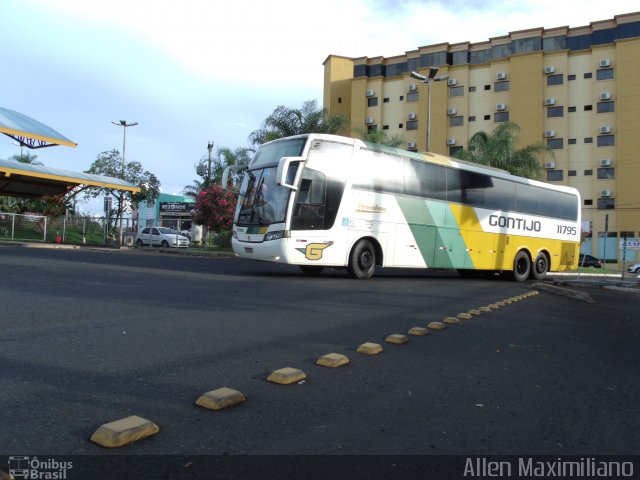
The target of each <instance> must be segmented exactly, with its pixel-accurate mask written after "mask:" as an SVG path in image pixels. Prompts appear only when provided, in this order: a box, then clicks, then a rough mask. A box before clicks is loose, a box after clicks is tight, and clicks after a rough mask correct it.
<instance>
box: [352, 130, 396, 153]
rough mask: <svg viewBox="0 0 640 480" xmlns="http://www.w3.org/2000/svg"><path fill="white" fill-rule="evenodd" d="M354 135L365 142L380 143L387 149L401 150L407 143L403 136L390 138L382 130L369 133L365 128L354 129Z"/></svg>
mask: <svg viewBox="0 0 640 480" xmlns="http://www.w3.org/2000/svg"><path fill="white" fill-rule="evenodd" d="M353 133H355V134H356V135H357V136H358V137H359V138H361V139H362V140H364V141H365V142H369V143H379V144H380V145H386V146H387V147H394V148H400V147H402V146H403V145H404V144H405V143H407V142H406V141H405V139H404V138H402V135H391V136H389V135H387V134H386V133H384V132H383V131H382V130H372V131H370V132H368V131H366V130H365V129H364V128H354V129H353Z"/></svg>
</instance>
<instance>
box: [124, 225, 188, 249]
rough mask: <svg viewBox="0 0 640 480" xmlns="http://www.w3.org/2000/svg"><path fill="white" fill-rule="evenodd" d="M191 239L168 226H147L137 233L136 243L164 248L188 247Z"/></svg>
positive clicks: (139, 245) (140, 245)
mask: <svg viewBox="0 0 640 480" xmlns="http://www.w3.org/2000/svg"><path fill="white" fill-rule="evenodd" d="M189 243H191V241H190V240H189V239H188V238H187V237H185V236H184V235H180V234H179V233H178V232H176V231H175V230H172V229H170V228H167V227H146V228H144V229H142V231H140V232H138V235H136V245H137V246H138V247H142V246H143V245H150V246H152V247H153V246H156V247H162V248H169V247H188V246H189Z"/></svg>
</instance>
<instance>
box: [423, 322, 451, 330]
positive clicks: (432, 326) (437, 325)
mask: <svg viewBox="0 0 640 480" xmlns="http://www.w3.org/2000/svg"><path fill="white" fill-rule="evenodd" d="M427 328H430V329H432V330H442V329H443V328H446V325H445V324H444V323H442V322H431V323H429V325H427Z"/></svg>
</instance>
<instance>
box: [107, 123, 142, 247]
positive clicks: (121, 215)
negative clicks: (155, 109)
mask: <svg viewBox="0 0 640 480" xmlns="http://www.w3.org/2000/svg"><path fill="white" fill-rule="evenodd" d="M111 123H113V124H114V125H117V126H121V127H122V131H123V136H122V170H121V175H122V180H124V167H125V164H126V162H125V149H126V148H127V127H135V126H136V125H138V122H133V123H127V121H126V120H118V121H117V122H114V121H113V120H112V121H111ZM120 195H121V197H120V245H122V244H123V241H124V236H123V231H124V228H123V224H122V223H123V217H124V193H121V194H120Z"/></svg>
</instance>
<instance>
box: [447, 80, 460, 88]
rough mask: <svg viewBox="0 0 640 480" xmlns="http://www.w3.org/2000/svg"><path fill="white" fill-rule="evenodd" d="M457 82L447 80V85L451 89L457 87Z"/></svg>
mask: <svg viewBox="0 0 640 480" xmlns="http://www.w3.org/2000/svg"><path fill="white" fill-rule="evenodd" d="M457 84H458V81H457V80H456V79H455V78H450V79H449V80H447V85H449V86H450V87H453V86H454V85H457Z"/></svg>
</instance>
